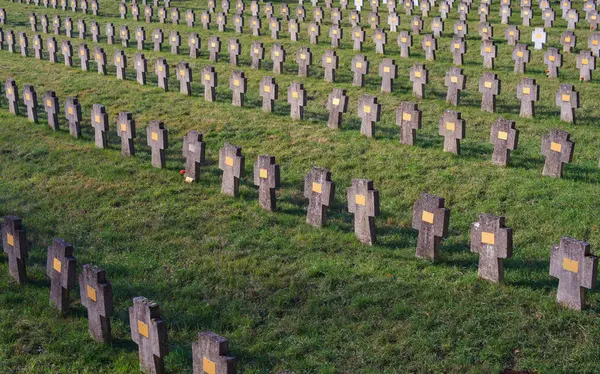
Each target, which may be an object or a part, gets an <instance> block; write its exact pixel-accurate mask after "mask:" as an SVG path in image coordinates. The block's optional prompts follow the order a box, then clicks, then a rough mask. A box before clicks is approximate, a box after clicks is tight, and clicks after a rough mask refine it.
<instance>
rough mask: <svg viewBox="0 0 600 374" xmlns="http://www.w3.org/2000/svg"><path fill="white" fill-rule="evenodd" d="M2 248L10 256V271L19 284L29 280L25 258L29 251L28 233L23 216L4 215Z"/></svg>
mask: <svg viewBox="0 0 600 374" xmlns="http://www.w3.org/2000/svg"><path fill="white" fill-rule="evenodd" d="M2 248H3V249H4V253H6V255H7V256H8V271H9V274H10V276H11V277H12V278H13V279H14V280H15V281H16V282H17V284H24V283H25V281H26V280H27V271H26V266H25V259H26V258H27V256H28V252H29V242H28V241H27V234H26V233H25V229H24V228H23V223H22V221H21V218H19V217H15V216H4V224H3V225H2Z"/></svg>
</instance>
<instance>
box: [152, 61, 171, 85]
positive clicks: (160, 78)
mask: <svg viewBox="0 0 600 374" xmlns="http://www.w3.org/2000/svg"><path fill="white" fill-rule="evenodd" d="M154 73H155V74H156V77H157V83H158V87H160V88H162V89H163V90H165V91H168V90H169V63H168V62H167V59H165V58H163V57H159V58H157V59H156V62H155V63H154Z"/></svg>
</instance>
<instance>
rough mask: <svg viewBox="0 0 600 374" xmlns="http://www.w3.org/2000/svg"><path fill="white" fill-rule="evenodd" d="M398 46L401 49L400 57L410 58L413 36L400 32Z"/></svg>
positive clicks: (406, 32)
mask: <svg viewBox="0 0 600 374" xmlns="http://www.w3.org/2000/svg"><path fill="white" fill-rule="evenodd" d="M398 46H399V47H400V57H402V58H408V57H409V56H410V47H412V36H411V35H410V33H409V32H408V31H400V33H399V34H398Z"/></svg>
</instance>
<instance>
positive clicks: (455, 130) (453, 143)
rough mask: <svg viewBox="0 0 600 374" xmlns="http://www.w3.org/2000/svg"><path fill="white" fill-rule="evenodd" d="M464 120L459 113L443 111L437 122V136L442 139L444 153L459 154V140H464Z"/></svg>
mask: <svg viewBox="0 0 600 374" xmlns="http://www.w3.org/2000/svg"><path fill="white" fill-rule="evenodd" d="M465 131H466V127H465V120H464V119H462V118H461V113H460V112H455V111H452V110H445V111H444V114H443V115H442V117H440V122H439V134H440V135H441V136H443V137H444V152H451V153H454V154H456V155H458V154H460V140H461V139H464V138H465Z"/></svg>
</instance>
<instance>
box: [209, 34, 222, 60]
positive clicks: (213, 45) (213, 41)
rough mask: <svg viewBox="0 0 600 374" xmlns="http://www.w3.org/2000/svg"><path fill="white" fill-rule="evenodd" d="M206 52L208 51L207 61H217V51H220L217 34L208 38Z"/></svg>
mask: <svg viewBox="0 0 600 374" xmlns="http://www.w3.org/2000/svg"><path fill="white" fill-rule="evenodd" d="M208 52H209V53H210V56H209V61H212V62H217V60H218V59H219V52H221V40H220V39H219V37H218V36H214V35H213V36H211V37H210V38H209V39H208Z"/></svg>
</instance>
